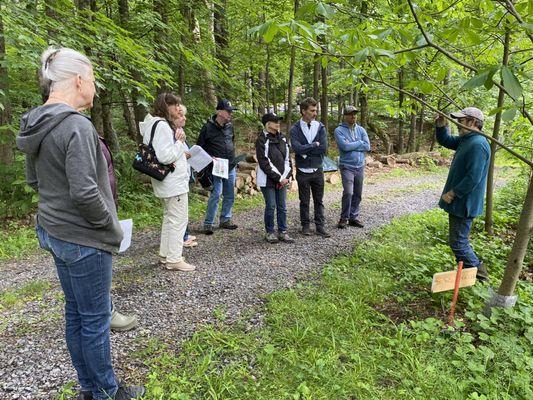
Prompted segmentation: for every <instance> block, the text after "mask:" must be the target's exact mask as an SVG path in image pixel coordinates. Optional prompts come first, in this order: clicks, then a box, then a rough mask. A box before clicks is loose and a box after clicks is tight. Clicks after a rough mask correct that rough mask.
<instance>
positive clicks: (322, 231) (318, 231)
mask: <svg viewBox="0 0 533 400" xmlns="http://www.w3.org/2000/svg"><path fill="white" fill-rule="evenodd" d="M316 234H317V235H320V236H322V237H323V238H324V239H327V238H330V237H331V234H330V233H329V232H326V230H325V229H324V227H322V226H317V227H316Z"/></svg>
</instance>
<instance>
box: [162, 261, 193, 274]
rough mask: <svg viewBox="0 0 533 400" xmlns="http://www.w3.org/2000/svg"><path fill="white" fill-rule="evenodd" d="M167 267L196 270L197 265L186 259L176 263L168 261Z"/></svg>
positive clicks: (175, 269)
mask: <svg viewBox="0 0 533 400" xmlns="http://www.w3.org/2000/svg"><path fill="white" fill-rule="evenodd" d="M165 268H166V269H168V270H170V271H187V272H188V271H194V270H195V269H196V267H195V266H194V265H192V264H188V263H186V262H185V261H184V260H181V261H180V262H176V263H169V262H167V263H166V264H165Z"/></svg>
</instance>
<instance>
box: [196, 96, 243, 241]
mask: <svg viewBox="0 0 533 400" xmlns="http://www.w3.org/2000/svg"><path fill="white" fill-rule="evenodd" d="M235 110H236V108H234V107H233V106H232V105H231V103H230V102H229V101H228V100H226V99H221V100H220V101H219V102H218V104H217V113H216V114H215V115H213V116H212V117H211V118H210V119H209V120H208V121H207V122H206V123H205V124H204V126H203V127H202V130H201V131H200V136H198V140H197V142H196V144H197V145H198V146H200V147H202V148H203V149H204V150H205V151H206V152H207V153H208V154H209V155H210V156H211V157H214V158H224V159H227V160H228V164H229V168H228V171H229V172H228V179H223V178H220V177H218V176H213V189H212V190H211V195H210V196H209V200H208V201H207V211H206V214H205V219H204V233H205V234H206V235H212V234H213V229H214V223H215V216H216V213H217V209H218V201H219V199H220V196H221V195H222V196H223V200H222V210H221V211H220V225H219V226H220V228H223V229H237V225H235V224H233V223H232V222H231V211H232V208H233V202H234V201H235V193H234V191H233V188H234V187H235V177H236V175H237V173H236V171H235V165H236V163H235V144H234V133H233V125H232V124H231V114H232V112H233V111H235Z"/></svg>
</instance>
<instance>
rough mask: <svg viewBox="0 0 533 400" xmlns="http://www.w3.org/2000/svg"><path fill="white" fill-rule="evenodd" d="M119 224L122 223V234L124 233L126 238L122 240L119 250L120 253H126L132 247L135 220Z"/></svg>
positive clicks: (124, 220) (122, 221) (123, 221)
mask: <svg viewBox="0 0 533 400" xmlns="http://www.w3.org/2000/svg"><path fill="white" fill-rule="evenodd" d="M118 222H119V223H120V227H121V228H122V232H123V233H124V238H123V239H122V242H120V249H119V250H118V252H119V253H124V252H125V251H126V250H127V249H128V247H130V245H131V236H132V232H133V220H132V219H123V220H121V221H118Z"/></svg>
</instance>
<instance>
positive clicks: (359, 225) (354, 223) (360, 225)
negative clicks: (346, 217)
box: [348, 219, 365, 228]
mask: <svg viewBox="0 0 533 400" xmlns="http://www.w3.org/2000/svg"><path fill="white" fill-rule="evenodd" d="M348 225H350V226H355V227H356V228H364V227H365V224H363V223H362V222H361V221H360V220H358V219H351V220H350V221H348Z"/></svg>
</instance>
